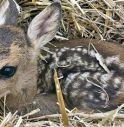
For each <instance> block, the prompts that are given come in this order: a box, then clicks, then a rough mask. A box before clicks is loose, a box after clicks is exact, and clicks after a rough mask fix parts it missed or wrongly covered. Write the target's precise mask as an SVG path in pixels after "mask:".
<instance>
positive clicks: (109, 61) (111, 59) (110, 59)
mask: <svg viewBox="0 0 124 127" xmlns="http://www.w3.org/2000/svg"><path fill="white" fill-rule="evenodd" d="M105 60H106V64H107V65H110V64H112V63H115V64H119V63H120V60H119V56H118V55H117V56H111V57H107V58H106V59H105Z"/></svg>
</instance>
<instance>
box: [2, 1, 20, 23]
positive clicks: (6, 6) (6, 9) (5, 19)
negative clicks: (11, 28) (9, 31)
mask: <svg viewBox="0 0 124 127" xmlns="http://www.w3.org/2000/svg"><path fill="white" fill-rule="evenodd" d="M19 12H20V7H19V5H18V4H17V3H16V1H15V0H2V2H1V4H0V25H12V24H16V23H17V17H18V14H19Z"/></svg>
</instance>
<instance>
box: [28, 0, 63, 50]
mask: <svg viewBox="0 0 124 127" xmlns="http://www.w3.org/2000/svg"><path fill="white" fill-rule="evenodd" d="M60 20H61V6H60V3H57V2H56V3H53V4H51V5H50V6H48V7H46V8H45V9H44V10H43V11H42V12H41V13H40V14H38V15H37V16H36V17H35V18H34V19H33V21H32V22H31V23H30V25H29V28H28V32H27V34H28V38H29V39H30V41H31V42H32V43H33V44H34V46H35V48H41V47H43V46H44V45H45V44H46V43H48V42H49V41H51V40H52V39H53V38H54V36H55V34H56V32H57V30H58V27H59V24H60Z"/></svg>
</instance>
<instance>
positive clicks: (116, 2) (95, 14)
mask: <svg viewBox="0 0 124 127" xmlns="http://www.w3.org/2000/svg"><path fill="white" fill-rule="evenodd" d="M17 1H18V3H19V4H20V6H21V7H22V13H21V16H20V17H19V20H18V24H19V26H21V27H22V28H24V29H27V27H28V25H29V23H30V21H31V20H32V18H33V17H34V16H35V15H37V14H38V13H39V12H40V11H41V10H43V9H44V8H45V7H46V6H47V5H49V4H50V3H51V2H50V1H48V0H32V1H31V0H17ZM61 2H62V9H63V11H62V21H61V26H60V28H59V31H58V33H57V35H56V37H55V38H56V39H60V40H68V39H71V38H82V37H83V38H96V39H100V40H107V41H111V42H114V43H120V44H123V42H124V13H123V12H124V6H123V5H124V1H123V0H62V1H61ZM60 91H61V90H60ZM59 98H60V97H59ZM60 100H63V99H62V98H60ZM60 103H61V101H60ZM60 103H59V104H60ZM62 103H64V102H62ZM4 105H5V103H4ZM60 107H61V106H60ZM122 107H124V104H122V105H121V106H120V107H118V109H116V110H113V111H111V112H107V113H95V114H92V113H91V114H85V113H83V112H81V113H75V110H74V111H73V110H72V111H69V110H68V109H66V112H67V114H66V115H67V116H66V117H67V119H66V120H67V121H66V120H65V121H66V123H67V122H68V124H69V126H71V127H102V126H106V127H121V126H124V123H123V120H124V114H118V112H119V110H120V109H121V108H122ZM60 110H62V109H60ZM6 112H7V111H6V110H5V107H4V106H3V114H2V113H1V116H0V127H5V126H6V127H46V126H49V127H60V126H61V127H63V123H62V117H61V114H52V115H46V116H40V117H34V118H29V117H30V116H32V115H33V114H35V113H37V112H39V109H36V110H34V111H32V112H30V113H28V114H26V115H24V116H18V115H17V112H15V113H14V114H12V113H10V112H9V113H6ZM62 112H65V111H62ZM65 126H67V124H65Z"/></svg>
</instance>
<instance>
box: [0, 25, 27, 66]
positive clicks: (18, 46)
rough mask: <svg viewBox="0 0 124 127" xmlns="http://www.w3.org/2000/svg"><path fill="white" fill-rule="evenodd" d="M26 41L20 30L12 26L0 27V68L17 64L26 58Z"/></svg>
mask: <svg viewBox="0 0 124 127" xmlns="http://www.w3.org/2000/svg"><path fill="white" fill-rule="evenodd" d="M27 46H28V41H27V39H26V37H25V34H24V32H23V30H22V29H20V28H18V27H14V26H1V27H0V61H1V62H0V67H2V66H4V65H6V64H18V63H19V60H20V59H21V58H23V60H24V58H25V57H26V54H27V52H28V51H27V50H28V49H27Z"/></svg>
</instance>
